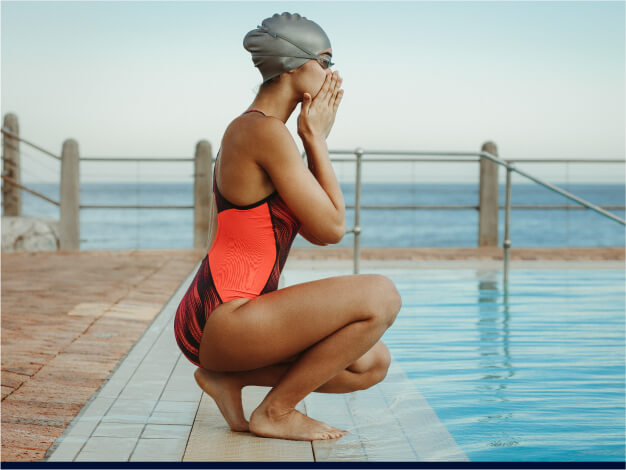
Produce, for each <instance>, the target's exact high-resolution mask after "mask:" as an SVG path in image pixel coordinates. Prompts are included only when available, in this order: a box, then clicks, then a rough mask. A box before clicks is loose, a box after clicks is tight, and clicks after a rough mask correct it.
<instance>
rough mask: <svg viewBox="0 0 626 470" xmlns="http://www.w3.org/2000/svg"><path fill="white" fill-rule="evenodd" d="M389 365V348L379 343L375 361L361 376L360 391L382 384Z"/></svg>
mask: <svg viewBox="0 0 626 470" xmlns="http://www.w3.org/2000/svg"><path fill="white" fill-rule="evenodd" d="M390 364H391V353H390V352H389V348H387V346H386V345H385V344H384V343H382V342H381V343H380V347H379V348H378V350H377V354H376V361H375V362H374V364H373V365H372V367H371V368H370V369H368V370H367V371H366V372H364V373H363V374H362V376H363V380H362V383H361V387H360V389H361V390H365V389H367V388H370V387H372V386H374V385H376V384H377V383H380V382H382V381H383V380H384V379H385V377H386V376H387V372H388V371H389V366H390Z"/></svg>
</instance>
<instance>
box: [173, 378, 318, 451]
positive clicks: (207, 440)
mask: <svg viewBox="0 0 626 470" xmlns="http://www.w3.org/2000/svg"><path fill="white" fill-rule="evenodd" d="M269 390H270V388H269V387H257V386H250V387H245V388H244V389H243V392H242V401H243V408H244V415H245V417H246V419H249V417H250V414H251V413H252V411H254V409H255V408H256V407H257V406H258V405H259V403H260V402H261V401H262V400H263V398H264V397H265V395H266V394H267V392H268V391H269ZM296 409H297V410H298V411H301V412H305V411H306V410H305V408H304V402H300V403H298V405H297V406H296ZM183 461H189V462H194V461H195V462H200V461H222V462H223V461H304V462H310V461H313V450H312V448H311V442H310V441H294V440H287V439H271V438H264V437H259V436H256V435H254V434H252V433H250V432H234V431H231V430H230V428H229V427H228V425H227V423H226V421H225V420H224V417H223V416H222V415H221V413H220V411H219V408H218V407H217V405H216V404H215V401H214V400H213V399H212V398H211V397H210V396H208V395H207V394H206V393H204V394H203V395H202V400H201V402H200V407H199V409H198V414H197V416H196V420H195V422H194V424H193V428H192V431H191V434H190V436H189V441H188V444H187V448H186V450H185V454H184V456H183Z"/></svg>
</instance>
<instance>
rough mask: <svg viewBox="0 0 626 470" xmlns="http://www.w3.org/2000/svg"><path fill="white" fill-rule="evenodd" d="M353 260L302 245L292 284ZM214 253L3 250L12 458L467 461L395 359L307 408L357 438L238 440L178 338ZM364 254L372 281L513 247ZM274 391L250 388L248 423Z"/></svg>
mask: <svg viewBox="0 0 626 470" xmlns="http://www.w3.org/2000/svg"><path fill="white" fill-rule="evenodd" d="M349 255H350V251H349V249H348V250H346V249H342V248H326V247H325V248H322V249H315V248H314V249H296V248H294V249H293V250H292V252H291V254H290V257H289V260H288V261H287V265H286V266H285V270H284V271H283V281H284V285H290V284H293V283H298V282H302V281H303V280H306V278H307V276H309V275H310V276H316V275H319V274H322V273H325V272H331V271H336V272H342V273H345V274H350V273H351V272H352V261H351V257H350V256H349ZM511 255H512V256H511V269H523V268H533V269H536V268H546V269H561V268H563V269H574V268H575V269H587V268H588V269H603V268H604V269H624V248H623V247H617V248H566V249H558V248H555V249H511ZM203 256H204V252H203V251H202V250H111V251H76V252H71V251H60V252H36V253H13V254H5V253H3V254H2V460H3V461H38V460H50V461H55V460H56V461H59V460H61V461H69V460H77V461H78V460H107V461H124V460H131V461H133V460H134V461H136V460H169V461H181V460H183V461H203V460H206V461H211V460H213V461H216V460H250V461H252V460H293V461H295V460H304V461H323V460H335V461H336V460H373V461H381V460H466V459H467V457H466V456H465V455H464V454H463V452H462V450H461V449H460V448H459V447H458V446H457V445H456V443H455V442H454V440H453V439H452V436H450V434H449V433H448V432H447V430H446V429H445V426H443V425H442V424H441V423H440V422H439V420H438V418H437V416H436V414H435V413H434V411H433V410H432V408H430V406H429V405H428V403H427V402H426V400H425V399H424V398H423V397H422V396H421V394H419V392H418V391H417V390H415V388H414V387H413V386H412V385H411V384H410V383H409V381H408V380H407V379H406V376H405V375H404V373H403V371H402V370H401V369H400V368H399V367H398V364H397V363H396V362H395V360H394V362H393V363H392V367H391V369H390V372H389V374H388V375H387V377H386V378H385V380H384V381H383V382H381V383H380V384H377V385H376V386H374V387H371V388H370V389H368V390H362V391H358V392H354V393H350V394H320V393H312V394H310V395H309V396H307V397H306V398H305V399H304V400H303V401H302V402H300V404H299V405H298V407H299V408H298V409H300V410H301V411H303V412H305V413H307V414H310V415H311V416H313V417H315V418H317V419H321V420H323V421H324V420H325V421H327V422H330V423H331V424H333V425H336V426H339V427H343V428H344V429H345V428H347V429H349V430H352V432H351V434H348V435H346V436H344V437H343V438H341V439H339V440H333V441H314V442H313V443H311V442H309V441H287V440H279V439H265V438H260V437H257V436H254V435H253V434H250V433H235V432H231V431H230V430H229V429H228V428H227V426H226V423H225V421H224V419H223V418H222V416H221V415H220V414H219V411H218V410H217V408H216V406H215V404H214V402H213V400H212V399H210V397H208V396H207V395H206V394H204V393H202V391H201V390H200V389H199V388H198V386H197V385H196V384H195V381H194V379H193V370H194V369H195V366H194V365H193V364H191V363H190V362H189V361H187V360H186V359H185V358H184V357H183V356H182V355H181V354H180V351H179V350H178V348H177V346H176V344H175V341H174V338H173V335H172V334H171V322H173V313H174V312H175V308H176V306H177V305H178V302H179V301H180V298H181V297H182V295H183V294H184V292H185V290H186V286H188V285H189V283H190V282H191V280H192V279H193V276H194V275H195V271H196V269H197V267H198V265H199V262H200V260H201V259H202V258H203ZM361 259H362V261H361V270H362V272H368V271H369V272H371V271H375V270H376V269H390V268H392V269H416V268H419V269H424V268H439V269H441V268H472V267H473V268H479V269H502V266H503V261H502V249H501V248H496V249H485V248H410V249H369V250H368V249H363V250H362V257H361ZM29 261H30V262H29ZM94 266H97V268H98V269H94ZM44 315H45V318H44ZM268 390H269V388H267V387H246V388H245V389H244V391H243V394H244V411H245V413H246V416H247V417H249V414H250V413H251V412H252V410H253V409H254V408H255V407H256V405H257V404H258V403H259V402H260V401H261V400H262V399H263V396H264V395H265V393H267V391H268ZM402 396H404V397H406V396H409V397H410V399H407V400H402V399H398V397H402ZM363 410H368V413H364V412H363ZM372 410H374V411H372ZM376 410H379V411H382V412H384V413H385V416H384V418H385V420H384V423H385V424H384V426H380V425H378V424H376V425H373V422H372V413H373V412H375V411H376ZM381 418H382V417H381V416H379V418H378V419H377V423H379V422H380V419H381ZM416 423H419V427H417V425H416ZM387 433H395V434H397V435H404V436H405V437H406V438H405V439H404V440H400V441H398V442H402V443H403V444H402V445H400V444H399V445H398V447H397V448H396V447H394V448H393V449H390V448H384V447H383V446H376V442H377V441H380V440H381V439H382V440H384V436H385V435H386V434H387Z"/></svg>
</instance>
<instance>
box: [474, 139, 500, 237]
mask: <svg viewBox="0 0 626 470" xmlns="http://www.w3.org/2000/svg"><path fill="white" fill-rule="evenodd" d="M481 152H488V153H490V154H491V155H493V156H494V157H497V156H498V148H497V147H496V144H495V143H494V142H491V141H489V142H485V143H484V144H483V146H482V148H481ZM499 166H500V165H498V164H497V163H496V162H494V161H491V160H489V159H488V158H485V157H480V183H479V191H478V205H479V208H478V246H479V247H481V246H498V167H499Z"/></svg>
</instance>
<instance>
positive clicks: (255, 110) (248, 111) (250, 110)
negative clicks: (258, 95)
mask: <svg viewBox="0 0 626 470" xmlns="http://www.w3.org/2000/svg"><path fill="white" fill-rule="evenodd" d="M253 111H254V112H257V113H261V114H262V115H263V116H266V114H265V113H264V112H263V111H259V110H258V109H249V110H247V111H244V112H243V113H241V114H246V113H251V112H253Z"/></svg>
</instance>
